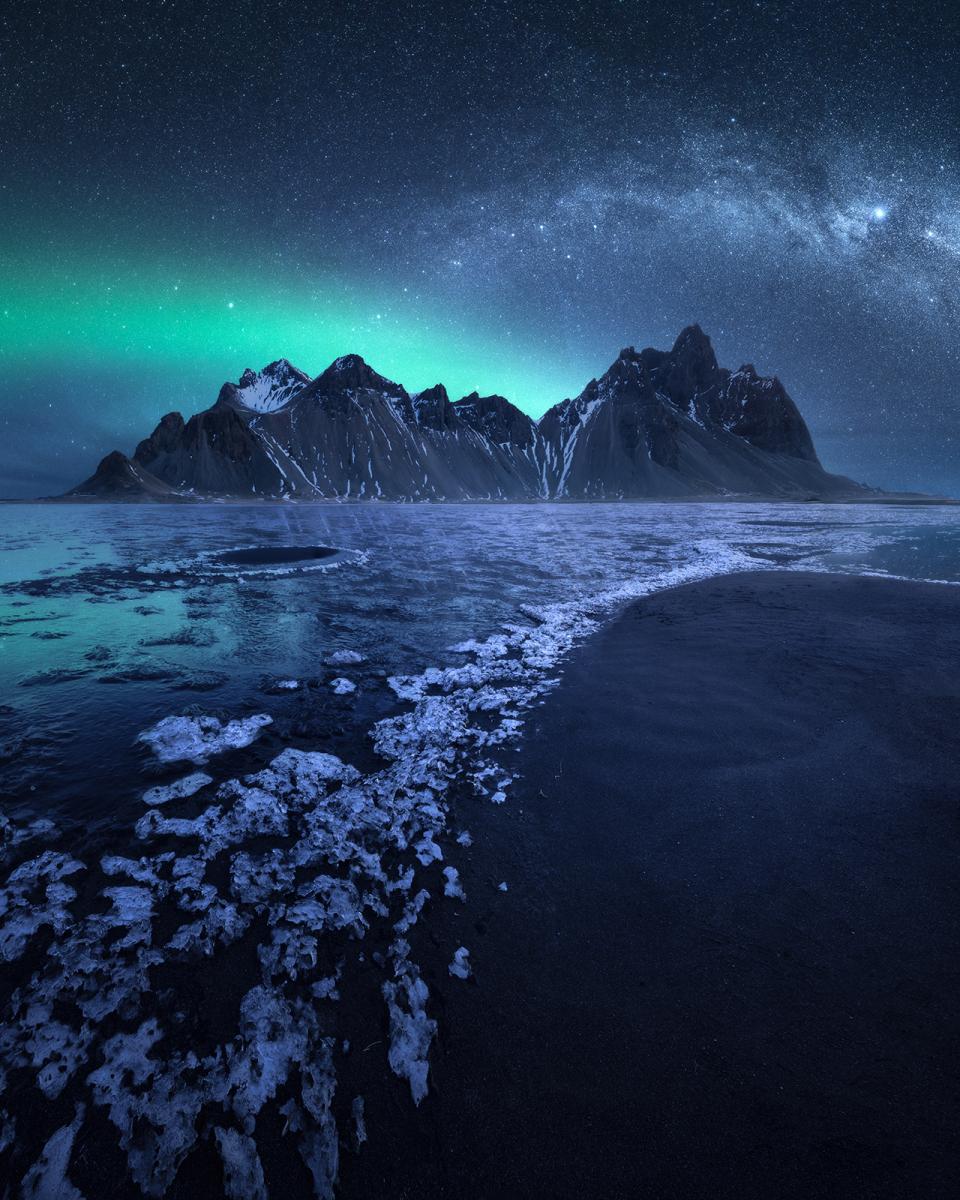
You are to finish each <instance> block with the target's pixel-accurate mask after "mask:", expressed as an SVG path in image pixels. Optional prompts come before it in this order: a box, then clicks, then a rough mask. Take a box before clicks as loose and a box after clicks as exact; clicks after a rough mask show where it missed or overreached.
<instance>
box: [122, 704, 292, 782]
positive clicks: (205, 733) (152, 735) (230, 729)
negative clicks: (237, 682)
mask: <svg viewBox="0 0 960 1200" xmlns="http://www.w3.org/2000/svg"><path fill="white" fill-rule="evenodd" d="M272 722H273V718H272V717H268V716H267V715H266V713H256V714H255V715H254V716H252V717H245V718H242V719H238V720H235V721H228V722H227V724H226V725H223V724H221V723H220V721H218V720H217V718H216V717H164V718H163V720H162V721H158V722H157V724H156V725H154V726H153V728H152V729H147V730H145V731H144V732H143V733H141V734H140V739H139V740H140V741H141V742H143V743H145V744H146V745H147V746H149V747H150V749H151V750H152V751H153V753H154V754H155V755H156V756H157V758H158V759H159V760H160V762H164V763H171V762H192V763H197V764H198V765H199V764H202V763H205V762H207V760H208V759H210V758H213V756H214V755H215V754H223V753H224V752H225V751H227V750H240V749H242V748H243V747H244V746H249V745H250V743H251V742H254V741H256V739H257V738H258V737H259V736H260V734H261V733H262V732H263V730H264V728H265V727H266V726H267V725H270V724H272ZM154 803H156V801H155V802H154Z"/></svg>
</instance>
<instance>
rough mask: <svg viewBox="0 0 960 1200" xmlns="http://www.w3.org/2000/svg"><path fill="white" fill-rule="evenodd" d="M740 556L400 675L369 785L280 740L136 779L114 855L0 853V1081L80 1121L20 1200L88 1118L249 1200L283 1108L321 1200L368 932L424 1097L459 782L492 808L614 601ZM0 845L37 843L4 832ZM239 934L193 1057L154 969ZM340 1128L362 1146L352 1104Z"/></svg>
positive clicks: (545, 616) (255, 725)
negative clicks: (247, 755) (233, 766)
mask: <svg viewBox="0 0 960 1200" xmlns="http://www.w3.org/2000/svg"><path fill="white" fill-rule="evenodd" d="M739 566H749V567H755V562H754V561H753V560H750V559H747V558H746V556H742V555H741V556H739V558H738V555H737V552H735V551H732V550H728V549H727V548H725V547H722V546H718V547H714V548H713V549H712V550H711V549H710V548H709V547H708V548H706V549H704V551H703V552H702V554H701V556H700V560H699V561H698V562H697V563H695V564H693V565H692V566H688V567H685V568H678V569H676V570H674V571H670V572H667V573H665V574H664V575H661V576H660V577H659V579H658V580H657V581H656V582H653V581H647V582H642V581H641V582H636V583H632V584H629V585H624V586H623V587H621V588H618V589H614V590H612V591H610V592H607V593H604V594H603V595H602V596H599V597H596V596H595V597H592V598H591V600H590V602H589V604H585V603H584V602H582V601H572V602H569V603H564V604H555V605H547V606H542V607H538V608H527V609H526V610H525V614H524V615H525V619H524V620H522V621H518V622H517V623H516V624H511V625H508V626H506V627H505V628H504V629H503V630H502V631H500V632H498V633H496V634H494V635H493V636H492V637H490V638H488V639H487V640H486V641H479V640H473V641H467V642H463V643H461V644H460V645H458V646H457V647H455V652H456V654H457V655H459V656H463V657H468V658H469V659H470V661H469V662H462V661H461V662H460V663H459V665H456V666H453V667H449V668H439V667H438V668H431V669H429V670H427V671H425V672H423V673H422V674H421V675H419V676H394V677H393V678H392V679H391V680H390V684H391V686H392V688H393V690H394V692H395V694H396V695H397V697H398V698H399V699H400V700H402V701H403V702H404V703H405V704H406V705H407V707H406V708H405V710H404V711H401V712H400V713H399V714H398V715H395V716H392V717H389V718H386V719H384V720H381V721H379V722H377V723H376V724H375V725H374V726H373V728H372V730H371V739H372V743H373V747H374V749H375V750H376V752H377V753H378V754H379V755H380V757H381V758H382V760H383V762H384V765H383V766H382V767H381V768H380V769H379V770H375V771H373V772H371V773H369V774H366V775H364V774H361V773H360V772H359V771H358V770H357V769H356V768H354V767H353V766H351V765H349V764H347V763H345V762H343V761H342V760H341V759H340V758H338V757H336V756H335V755H332V754H328V753H324V752H322V751H304V750H299V749H294V748H289V749H286V750H284V751H283V752H282V753H280V754H277V755H276V756H275V757H274V758H273V759H272V761H271V762H270V763H269V765H267V766H266V767H264V768H263V769H262V770H260V771H258V772H256V773H254V774H250V775H246V776H242V777H237V778H232V779H227V780H224V781H222V782H220V783H219V784H215V783H214V781H213V779H212V778H211V776H209V775H207V774H206V773H204V772H194V773H193V774H191V775H187V776H186V777H184V778H182V779H180V780H179V781H177V782H175V783H173V784H166V785H159V786H158V787H157V788H153V789H150V791H149V792H147V793H146V794H145V796H144V800H145V802H146V811H145V812H144V813H143V814H142V816H141V817H140V818H139V819H138V820H137V821H136V823H135V828H134V830H133V831H131V838H130V842H129V846H128V848H127V850H126V852H125V853H111V854H103V853H99V854H97V855H95V856H94V857H92V858H91V859H90V861H89V862H83V861H80V858H79V857H74V856H73V855H72V854H71V853H68V852H67V851H66V850H65V849H63V848H60V849H57V848H56V847H55V846H50V847H48V848H46V849H44V850H43V851H42V852H41V853H39V854H35V855H34V856H33V857H31V858H27V859H22V857H21V858H14V859H13V860H11V861H13V862H14V863H15V865H14V866H13V868H12V869H9V870H7V869H5V880H4V883H3V886H2V887H0V958H2V959H3V960H5V961H6V962H12V961H15V960H17V959H19V958H21V957H22V956H23V955H24V954H25V953H26V952H27V950H28V948H30V947H31V946H32V945H33V944H34V943H35V942H37V941H38V939H39V938H41V937H43V938H46V939H47V940H48V941H49V945H48V948H47V952H46V954H45V955H44V956H42V959H41V960H40V961H39V962H38V965H37V966H36V968H35V969H34V972H33V974H32V976H30V977H29V979H28V980H27V981H26V982H25V983H24V984H23V986H21V987H18V988H17V989H16V991H15V992H14V993H13V995H12V996H11V998H10V1000H9V1003H8V1004H7V1007H6V1009H5V1011H4V1013H3V1017H2V1022H0V1089H2V1084H3V1079H4V1077H5V1073H6V1072H8V1071H10V1070H11V1069H16V1070H18V1071H24V1070H26V1071H27V1072H30V1073H32V1075H33V1078H34V1080H35V1082H36V1087H37V1090H38V1092H39V1093H40V1095H41V1096H43V1097H45V1098H46V1099H48V1100H54V1099H56V1098H57V1097H64V1099H65V1101H66V1102H67V1103H73V1104H75V1110H74V1111H75V1113H76V1116H75V1119H74V1121H73V1123H72V1124H70V1125H66V1126H61V1127H60V1128H53V1127H52V1123H51V1127H48V1129H49V1131H48V1132H47V1131H45V1132H47V1139H48V1140H47V1141H46V1144H45V1148H44V1152H43V1154H42V1155H41V1158H40V1159H39V1160H38V1161H37V1162H35V1163H33V1164H30V1163H22V1164H20V1169H22V1171H23V1172H24V1175H23V1179H24V1195H28V1196H36V1197H44V1196H47V1195H51V1196H52V1195H56V1196H58V1197H59V1196H63V1197H68V1198H72V1197H73V1196H75V1195H76V1194H77V1193H76V1189H75V1188H74V1187H73V1184H72V1183H70V1180H69V1165H70V1158H71V1154H72V1151H73V1147H74V1145H75V1144H76V1143H77V1141H78V1139H80V1140H82V1138H83V1129H84V1125H83V1122H84V1112H85V1111H89V1110H90V1106H94V1107H96V1108H97V1109H99V1110H100V1111H101V1112H102V1113H103V1114H104V1115H105V1116H106V1117H107V1119H108V1120H109V1122H110V1123H111V1124H112V1126H113V1127H114V1129H115V1131H116V1136H117V1140H118V1143H119V1145H120V1148H121V1150H122V1151H123V1153H124V1154H125V1156H126V1161H127V1166H128V1170H129V1172H130V1176H131V1178H132V1180H133V1181H134V1183H135V1184H136V1185H137V1186H139V1187H140V1189H141V1190H142V1191H143V1193H144V1194H145V1195H147V1196H162V1195H163V1194H164V1193H165V1192H166V1191H167V1189H168V1188H169V1186H170V1184H171V1183H172V1181H173V1179H174V1178H175V1176H176V1173H177V1171H178V1170H179V1168H180V1165H181V1164H182V1163H183V1161H184V1159H185V1158H186V1157H187V1156H188V1155H189V1154H190V1153H191V1151H192V1150H193V1149H194V1147H195V1146H196V1144H197V1142H198V1139H201V1138H208V1139H210V1140H211V1142H212V1144H213V1145H214V1146H215V1148H216V1150H217V1152H218V1153H219V1154H220V1157H221V1159H222V1161H223V1166H224V1180H225V1185H224V1186H225V1188H226V1194H227V1195H228V1196H234V1195H235V1196H243V1197H248V1196H251V1197H258V1196H260V1195H262V1194H265V1193H264V1190H263V1189H264V1183H263V1168H262V1165H261V1161H260V1148H259V1142H258V1138H259V1136H260V1121H259V1118H260V1117H261V1114H263V1113H264V1112H265V1110H267V1109H270V1108H271V1107H274V1108H275V1111H277V1112H278V1113H279V1114H280V1116H281V1117H282V1123H283V1125H284V1129H285V1133H284V1137H285V1138H287V1139H290V1140H291V1143H292V1144H293V1145H294V1146H295V1147H296V1150H297V1152H298V1153H299V1154H300V1156H301V1158H302V1159H303V1162H304V1163H305V1165H306V1167H307V1169H308V1171H309V1172H310V1175H311V1178H312V1180H313V1186H314V1192H315V1195H317V1196H318V1197H330V1198H332V1196H333V1190H334V1186H335V1183H336V1178H337V1170H338V1153H339V1149H338V1147H339V1138H338V1131H337V1128H336V1124H335V1121H334V1118H333V1113H332V1108H331V1105H332V1102H333V1097H334V1094H335V1089H336V1082H337V1074H336V1058H337V1055H338V1054H340V1053H344V1052H345V1051H343V1050H341V1049H340V1048H339V1046H340V1044H339V1043H336V1042H335V1040H334V1038H333V1037H331V1036H330V1035H329V1033H328V1030H329V1025H327V1024H326V1020H325V1019H322V1018H321V1014H323V1013H329V1012H331V1011H333V1009H332V1007H331V1006H335V1005H336V1003H337V996H338V991H339V981H340V976H341V971H342V969H343V966H342V960H343V958H344V956H345V955H346V956H347V957H348V958H350V957H351V956H353V957H354V958H361V957H364V946H365V941H366V937H367V933H368V930H370V929H372V928H374V927H376V928H377V929H378V930H380V931H383V930H384V929H386V930H388V931H389V934H388V941H389V950H388V952H387V953H386V954H381V953H380V952H379V951H378V952H377V954H376V955H374V954H372V953H370V952H369V951H367V952H366V957H367V958H368V959H369V960H372V961H374V962H380V963H382V966H381V967H379V968H378V969H379V970H381V971H382V974H381V976H380V978H379V981H378V983H379V988H380V991H381V994H382V999H383V1002H384V1003H385V1005H386V1015H387V1019H388V1026H389V1046H388V1048H387V1052H386V1057H387V1063H388V1064H389V1068H390V1069H391V1070H392V1071H393V1072H394V1073H395V1074H396V1075H397V1076H398V1077H399V1078H400V1079H401V1080H403V1081H405V1083H406V1084H407V1086H409V1088H410V1093H411V1096H412V1098H413V1100H414V1102H415V1103H417V1104H419V1103H420V1102H421V1101H422V1100H423V1098H424V1097H425V1096H426V1094H427V1090H428V1086H429V1053H430V1048H431V1045H432V1042H433V1038H434V1036H435V1034H436V1029H437V1026H436V1020H435V1019H434V1017H432V1016H431V1015H430V1012H429V1007H430V995H429V991H428V988H427V985H426V983H425V982H424V980H423V978H422V977H421V974H420V970H419V968H418V966H417V964H416V963H415V962H414V961H412V959H411V957H410V953H411V950H410V944H409V941H408V940H407V939H408V936H409V935H410V933H411V930H412V929H413V928H414V926H415V925H416V923H417V922H418V920H419V919H420V918H421V916H422V915H423V913H424V910H425V908H426V907H427V906H428V905H429V904H431V903H436V902H440V901H435V900H432V899H431V897H432V896H437V895H438V894H439V893H442V894H443V895H444V896H445V897H453V898H455V899H456V900H458V901H460V902H463V900H464V894H463V888H462V885H461V882H460V876H459V871H458V868H457V866H456V865H455V863H450V862H447V863H443V860H444V859H445V858H446V857H447V856H450V857H455V856H456V854H457V853H459V852H460V849H459V848H458V843H459V847H460V848H463V847H466V846H469V844H470V839H469V835H464V834H461V835H460V837H459V838H456V837H455V835H454V833H453V832H452V831H451V830H450V829H449V828H448V802H449V792H450V788H451V785H452V784H453V783H454V781H457V780H461V781H462V780H466V781H468V782H469V783H470V784H471V785H472V788H473V790H474V791H475V793H476V795H477V796H478V797H481V798H487V799H490V800H495V801H497V802H502V801H505V800H506V797H507V795H508V793H509V785H510V782H511V777H510V773H509V771H506V770H505V769H504V768H503V766H501V765H500V764H499V763H498V762H497V761H496V755H497V752H498V750H499V749H500V748H501V747H503V746H506V745H509V744H510V743H511V742H513V741H515V739H516V738H517V737H518V736H519V734H520V732H521V730H522V727H523V718H524V713H525V711H526V710H527V709H528V708H529V706H530V705H531V704H533V703H535V702H536V701H537V699H538V698H540V697H541V696H543V695H544V694H545V693H546V692H547V690H548V689H549V688H550V687H552V686H553V685H554V682H555V678H554V676H555V668H556V666H557V664H558V663H559V662H560V660H561V659H562V657H563V656H564V654H565V653H566V652H567V651H568V650H569V649H570V647H571V646H572V645H573V644H574V643H575V642H576V641H577V640H579V639H580V638H582V637H583V636H585V635H586V634H587V633H589V632H590V631H591V630H592V629H593V628H595V626H596V623H597V621H598V620H599V619H600V615H601V614H602V613H603V612H604V611H605V610H609V609H610V608H612V607H613V606H615V605H617V604H619V603H621V602H623V601H625V600H629V599H631V598H633V597H636V596H639V595H643V594H645V593H647V592H649V591H650V590H653V589H654V588H655V587H657V586H672V585H675V584H678V583H682V582H685V581H689V580H692V579H695V578H700V577H703V576H705V575H709V574H714V573H718V572H719V571H723V570H730V569H734V568H736V567H739ZM331 657H332V656H331ZM341 664H342V665H346V662H345V661H344V660H342V659H341V663H338V664H337V665H341ZM269 721H270V718H269V717H267V716H265V715H255V716H252V717H247V718H237V719H235V720H232V721H228V722H226V723H223V722H221V721H220V720H219V719H218V718H215V717H213V716H200V717H186V716H172V717H168V718H166V719H164V720H162V721H160V722H158V724H156V725H155V726H153V727H152V728H151V729H149V730H146V731H145V732H144V733H143V734H142V735H141V740H142V741H143V743H144V744H145V745H147V746H148V747H149V748H150V749H151V750H152V751H153V752H154V754H155V755H156V757H157V759H159V761H160V762H163V763H170V762H193V763H196V764H197V765H202V764H204V763H206V762H207V761H208V760H209V759H210V758H211V757H214V756H216V755H218V754H221V753H223V752H224V751H226V750H229V749H234V748H240V747H243V746H247V745H250V744H251V743H252V742H253V741H254V740H255V739H256V738H257V737H258V736H259V735H260V734H261V733H262V731H263V729H264V727H265V726H266V725H267V724H269ZM207 788H209V789H210V796H209V799H208V800H206V801H204V800H203V799H201V798H199V796H200V793H201V791H202V790H203V789H207ZM148 797H149V799H148ZM7 824H8V825H11V824H12V823H11V822H9V821H8V822H7ZM14 832H16V831H14ZM5 845H6V846H7V847H8V852H9V847H11V846H14V851H13V852H14V854H15V855H20V856H22V855H23V854H24V853H25V852H29V850H27V851H25V850H24V849H23V845H24V843H22V842H21V843H17V842H16V838H15V837H14V836H12V835H11V837H6V835H5ZM26 845H27V846H29V843H26ZM441 863H443V865H442V866H441V865H440V864H441ZM424 883H426V884H428V885H429V886H426V887H425V886H423V884H424ZM81 889H82V891H83V897H84V898H83V899H82V900H81V898H80V896H79V893H80V891H81ZM91 896H92V897H94V902H93V903H91V902H90V900H89V897H91ZM161 929H163V930H165V931H166V932H164V933H163V934H160V933H159V932H158V931H159V930H161ZM171 929H172V932H170V930H171ZM252 937H255V938H256V943H255V945H254V946H253V950H254V954H253V959H254V961H255V962H256V963H257V964H258V969H259V973H260V978H259V981H258V982H253V983H252V986H250V987H249V988H248V990H247V991H246V993H245V995H243V997H242V999H241V1000H240V1003H239V1011H238V1015H237V1018H236V1022H235V1026H234V1028H233V1029H232V1030H231V1029H229V1028H228V1029H227V1030H226V1031H225V1032H224V1033H223V1034H222V1035H221V1040H219V1041H217V1042H216V1043H215V1044H204V1045H203V1047H202V1049H201V1048H200V1047H199V1046H196V1047H195V1045H194V1041H193V1038H192V1036H191V1035H190V1034H189V1026H187V1027H185V1028H187V1030H188V1033H187V1034H186V1035H185V1034H184V1032H183V1030H182V1028H181V1023H182V1020H183V1019H184V1018H183V1017H182V1014H181V1009H182V1007H183V1005H184V1003H186V999H185V998H183V997H180V996H179V994H178V993H177V992H176V990H175V989H174V990H173V991H172V992H170V991H169V990H168V991H167V992H166V993H164V998H163V999H162V1000H161V999H160V997H159V995H158V993H157V989H156V985H155V976H156V973H157V971H158V970H160V969H161V968H167V967H171V966H173V967H176V966H177V965H178V964H185V965H187V966H188V967H190V968H191V969H192V968H193V967H194V966H195V967H196V969H197V970H205V969H207V968H206V967H205V966H204V964H206V963H209V964H210V969H211V970H214V971H216V970H218V969H220V955H221V954H222V951H223V949H224V948H225V947H228V946H231V945H234V944H236V943H238V942H239V941H240V940H241V939H247V938H252ZM391 938H392V940H390V939H391ZM44 944H45V943H44ZM351 947H352V948H353V949H351ZM469 969H470V968H469V954H468V951H467V950H466V948H465V947H460V948H459V949H458V950H457V952H456V954H455V955H454V959H453V961H452V962H451V964H450V966H449V970H450V973H451V974H453V975H455V976H459V977H460V978H465V977H466V975H465V974H464V972H466V974H467V975H468V974H469ZM251 982H252V981H251ZM0 1103H2V1095H0ZM61 1103H63V1101H61ZM84 1106H86V1108H84ZM59 1111H62V1109H61V1110H59ZM358 1113H359V1117H358ZM352 1115H353V1119H354V1126H355V1130H354V1136H355V1139H356V1141H357V1143H359V1142H361V1141H362V1140H363V1137H365V1136H366V1128H365V1122H364V1119H363V1111H362V1106H361V1107H360V1109H359V1110H358V1109H357V1108H356V1106H354V1108H353V1110H352ZM60 1119H61V1121H62V1117H61V1118H60ZM15 1136H16V1129H15V1125H14V1122H13V1118H12V1117H10V1116H9V1115H8V1114H7V1113H6V1111H5V1110H4V1109H2V1108H0V1143H2V1142H3V1141H4V1140H6V1141H7V1142H11V1141H14V1144H15ZM28 1180H29V1186H28V1182H27V1181H28ZM51 1188H52V1189H54V1190H53V1191H51V1190H50V1189H51ZM30 1189H32V1190H30ZM43 1189H46V1190H43Z"/></svg>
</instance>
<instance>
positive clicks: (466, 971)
mask: <svg viewBox="0 0 960 1200" xmlns="http://www.w3.org/2000/svg"><path fill="white" fill-rule="evenodd" d="M447 970H448V971H449V972H450V974H451V975H455V976H456V977H457V979H469V978H470V951H469V950H468V949H467V948H466V946H461V947H460V949H459V950H454V952H453V962H452V963H451V964H450V965H449V967H447Z"/></svg>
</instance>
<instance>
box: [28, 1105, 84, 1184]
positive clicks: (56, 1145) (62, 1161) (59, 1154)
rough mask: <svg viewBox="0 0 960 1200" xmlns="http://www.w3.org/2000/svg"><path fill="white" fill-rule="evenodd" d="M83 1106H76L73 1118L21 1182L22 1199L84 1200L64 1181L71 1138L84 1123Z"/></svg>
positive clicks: (58, 1133)
mask: <svg viewBox="0 0 960 1200" xmlns="http://www.w3.org/2000/svg"><path fill="white" fill-rule="evenodd" d="M83 1113H84V1106H83V1105H82V1104H80V1105H78V1106H77V1110H76V1116H75V1117H74V1118H73V1121H72V1122H71V1123H70V1124H69V1125H64V1126H62V1127H61V1128H60V1129H58V1130H57V1132H56V1133H55V1134H53V1136H52V1137H51V1138H50V1139H49V1140H48V1141H47V1144H46V1145H45V1146H44V1147H43V1150H42V1151H41V1152H40V1157H39V1158H38V1159H37V1161H36V1162H35V1163H34V1164H33V1166H32V1167H31V1168H30V1170H29V1171H28V1172H27V1173H26V1175H25V1176H24V1179H23V1191H22V1193H21V1195H22V1196H23V1200H83V1193H82V1192H80V1191H79V1190H78V1189H77V1188H75V1187H74V1186H73V1184H72V1183H71V1182H70V1180H69V1179H68V1178H67V1167H68V1166H69V1165H70V1153H71V1151H72V1150H73V1139H74V1138H75V1137H76V1136H77V1130H78V1129H79V1128H80V1124H81V1122H82V1121H83Z"/></svg>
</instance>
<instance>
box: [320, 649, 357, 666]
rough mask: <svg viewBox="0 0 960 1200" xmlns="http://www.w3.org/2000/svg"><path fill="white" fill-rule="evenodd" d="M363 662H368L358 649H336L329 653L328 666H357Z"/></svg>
mask: <svg viewBox="0 0 960 1200" xmlns="http://www.w3.org/2000/svg"><path fill="white" fill-rule="evenodd" d="M362 662H366V659H365V658H364V657H363V655H362V654H358V653H357V652H356V650H336V651H334V653H333V654H328V655H327V666H328V667H356V666H359V665H360V663H362Z"/></svg>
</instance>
